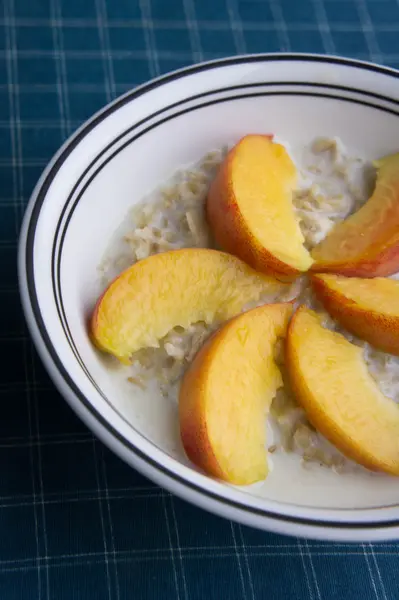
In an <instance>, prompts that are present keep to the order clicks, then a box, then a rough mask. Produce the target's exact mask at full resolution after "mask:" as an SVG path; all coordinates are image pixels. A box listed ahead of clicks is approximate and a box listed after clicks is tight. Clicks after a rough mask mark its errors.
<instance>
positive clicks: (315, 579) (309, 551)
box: [304, 539, 322, 600]
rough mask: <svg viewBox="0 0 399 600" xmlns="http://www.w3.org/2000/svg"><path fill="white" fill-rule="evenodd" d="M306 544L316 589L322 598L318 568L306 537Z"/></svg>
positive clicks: (318, 596)
mask: <svg viewBox="0 0 399 600" xmlns="http://www.w3.org/2000/svg"><path fill="white" fill-rule="evenodd" d="M304 545H305V548H306V553H307V555H308V558H309V564H310V570H311V572H312V579H313V583H314V587H315V590H316V595H317V599H318V600H322V597H321V593H320V587H319V582H318V580H317V574H316V569H315V568H314V564H313V559H312V552H311V550H310V547H309V543H308V541H307V540H306V539H305V540H304Z"/></svg>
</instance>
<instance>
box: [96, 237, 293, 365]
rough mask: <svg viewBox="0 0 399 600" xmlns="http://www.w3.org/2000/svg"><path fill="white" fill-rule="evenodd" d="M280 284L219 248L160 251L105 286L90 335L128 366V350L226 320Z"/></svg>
mask: <svg viewBox="0 0 399 600" xmlns="http://www.w3.org/2000/svg"><path fill="white" fill-rule="evenodd" d="M284 288H286V286H285V284H282V283H279V282H278V281H276V280H275V279H272V278H271V277H267V276H266V275H263V274H262V273H256V272H255V271H254V270H252V269H251V268H250V267H248V265H246V264H245V263H244V262H242V261H241V260H239V259H238V258H236V257H235V256H231V255H229V254H225V253H224V252H218V251H216V250H208V249H199V248H185V249H182V250H172V251H170V252H163V253H161V254H156V255H154V256H150V257H149V258H146V259H144V260H141V261H139V262H137V263H135V264H134V265H133V266H131V267H129V268H128V269H126V270H125V271H124V272H123V273H122V274H121V275H119V277H117V278H116V279H115V280H114V281H113V282H112V283H111V284H110V285H109V286H108V288H107V289H106V290H105V292H104V294H103V295H102V296H101V297H100V299H99V300H98V302H97V305H96V307H95V309H94V312H93V315H92V317H91V336H92V339H93V341H94V343H95V344H96V345H97V346H98V348H100V349H102V350H104V351H106V352H109V353H110V354H113V355H114V356H116V357H117V358H118V359H119V360H120V361H121V362H123V363H126V364H128V363H129V358H130V356H131V355H132V353H133V352H135V351H136V350H139V349H140V348H144V347H156V346H158V340H159V339H161V338H162V337H164V336H165V335H166V334H167V333H168V331H170V330H171V329H172V328H173V327H177V326H179V325H180V326H181V327H184V328H186V327H188V326H189V325H190V324H191V323H194V322H196V321H205V322H206V323H211V322H212V321H214V320H221V321H222V320H226V319H229V318H231V317H232V316H234V315H236V314H237V313H239V312H240V311H241V310H242V309H243V307H244V306H245V305H246V304H248V303H250V302H257V301H259V300H261V299H264V298H265V296H266V295H267V296H268V298H267V299H268V300H269V301H270V299H271V298H270V297H273V298H274V297H275V296H277V295H278V294H279V293H281V292H282V291H283V290H284Z"/></svg>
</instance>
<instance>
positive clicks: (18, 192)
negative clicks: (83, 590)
mask: <svg viewBox="0 0 399 600" xmlns="http://www.w3.org/2000/svg"><path fill="white" fill-rule="evenodd" d="M13 9H14V6H13V0H5V1H4V13H5V15H6V16H7V20H8V22H9V27H8V28H7V32H6V43H7V44H8V55H7V71H8V78H9V80H8V85H9V104H10V113H11V115H10V117H11V124H12V126H11V129H12V132H13V133H12V144H11V151H12V156H13V158H14V159H15V163H16V162H18V161H19V159H20V154H21V152H22V148H21V131H20V128H19V127H18V122H19V120H20V118H19V99H18V96H17V94H14V93H13V83H14V82H17V81H18V65H17V60H16V57H15V55H14V51H13V50H14V48H15V47H16V39H15V26H14V23H13V14H14V10H13ZM12 173H13V192H14V201H15V202H14V215H15V221H16V226H17V229H19V224H20V221H21V219H22V212H20V211H22V200H21V198H22V192H23V180H22V169H19V170H18V169H17V166H16V164H14V165H13V169H12ZM27 344H28V342H27V341H26V340H24V342H23V361H24V375H25V381H28V380H29V377H28V372H27ZM25 399H26V403H27V416H28V430H29V434H30V435H32V431H33V427H32V414H31V409H32V407H31V395H30V391H29V390H28V389H25ZM29 461H30V462H29V464H30V474H31V484H32V496H33V499H34V501H35V504H34V506H33V518H34V530H35V542H36V558H35V559H34V562H35V563H36V564H35V566H34V567H33V568H34V569H37V594H38V599H39V600H40V599H41V597H42V576H41V569H40V568H39V562H38V560H37V559H38V556H39V555H40V540H39V523H38V520H39V519H38V509H37V504H36V482H35V474H34V456H33V449H32V448H31V449H30V452H29Z"/></svg>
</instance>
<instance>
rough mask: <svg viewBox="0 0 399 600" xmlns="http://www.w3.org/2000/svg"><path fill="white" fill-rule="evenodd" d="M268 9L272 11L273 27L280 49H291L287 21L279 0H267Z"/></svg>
mask: <svg viewBox="0 0 399 600" xmlns="http://www.w3.org/2000/svg"><path fill="white" fill-rule="evenodd" d="M269 5H270V10H271V11H272V15H273V21H274V25H275V29H276V31H277V35H278V40H279V46H280V48H279V49H280V50H282V51H284V52H288V51H289V50H290V49H291V44H290V38H289V35H288V27H287V23H286V21H285V19H284V15H283V11H282V9H281V4H280V1H279V0H269Z"/></svg>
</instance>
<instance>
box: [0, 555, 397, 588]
mask: <svg viewBox="0 0 399 600" xmlns="http://www.w3.org/2000/svg"><path fill="white" fill-rule="evenodd" d="M359 554H361V553H359ZM234 556H235V555H234V554H231V553H224V552H221V553H219V554H211V555H209V554H201V553H196V554H192V555H188V556H185V557H184V559H185V560H193V561H198V560H199V559H205V560H209V559H212V560H217V559H225V558H234ZM252 556H260V557H264V558H267V557H272V558H275V557H276V556H280V557H286V558H293V557H295V558H296V557H298V554H292V553H289V554H280V553H279V554H276V553H269V554H259V555H252ZM316 556H318V555H316ZM332 556H334V555H332ZM341 556H346V554H342V555H341ZM73 558H75V559H76V558H77V559H78V560H70V562H68V561H67V560H65V559H64V558H62V556H61V557H59V556H55V557H48V560H49V561H51V562H50V569H56V568H64V567H77V566H84V565H93V564H102V565H103V564H104V555H103V554H102V553H98V554H96V553H91V554H90V553H89V554H85V555H83V558H85V559H86V560H83V558H80V555H77V554H73V555H71V559H73ZM89 559H90V560H89ZM57 560H59V562H56V561H57ZM53 561H54V562H53ZM116 561H117V563H118V564H123V563H138V562H147V561H157V562H160V561H170V554H169V552H168V553H167V554H165V555H161V554H159V553H158V554H154V555H151V554H148V555H143V556H137V555H135V554H130V555H125V556H118V557H117V558H116ZM43 568H44V565H42V564H40V562H39V564H38V565H37V566H36V565H30V564H29V563H23V564H21V565H19V564H15V565H14V566H10V567H2V569H1V573H2V574H4V573H12V572H27V571H30V570H36V569H38V570H39V571H42V569H43ZM245 600H246V599H245ZM392 600H396V597H395V598H392Z"/></svg>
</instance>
